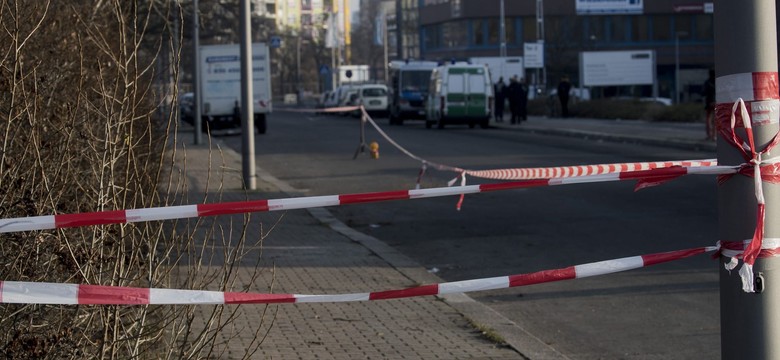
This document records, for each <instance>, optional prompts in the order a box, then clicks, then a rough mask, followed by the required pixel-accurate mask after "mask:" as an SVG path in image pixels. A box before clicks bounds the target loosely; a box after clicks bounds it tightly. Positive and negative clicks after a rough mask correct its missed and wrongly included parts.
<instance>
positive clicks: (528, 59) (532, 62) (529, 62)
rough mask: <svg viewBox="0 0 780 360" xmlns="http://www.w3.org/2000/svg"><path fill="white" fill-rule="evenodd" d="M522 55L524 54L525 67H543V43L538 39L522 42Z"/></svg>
mask: <svg viewBox="0 0 780 360" xmlns="http://www.w3.org/2000/svg"><path fill="white" fill-rule="evenodd" d="M523 55H524V56H525V68H526V69H542V68H544V43H543V42H541V41H539V42H535V43H531V42H527V43H524V44H523Z"/></svg>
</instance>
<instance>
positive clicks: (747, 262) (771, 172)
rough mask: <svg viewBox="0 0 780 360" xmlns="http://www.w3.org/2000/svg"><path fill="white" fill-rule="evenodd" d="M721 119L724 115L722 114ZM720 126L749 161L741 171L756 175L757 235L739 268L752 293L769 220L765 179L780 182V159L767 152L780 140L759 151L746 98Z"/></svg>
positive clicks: (724, 178) (731, 265)
mask: <svg viewBox="0 0 780 360" xmlns="http://www.w3.org/2000/svg"><path fill="white" fill-rule="evenodd" d="M737 115H739V118H740V120H741V125H742V126H743V127H744V129H745V134H746V137H747V139H743V138H742V137H740V136H739V135H738V134H737V132H736V128H737V125H738V124H737V120H738V119H737ZM721 119H723V118H722V117H721ZM719 125H720V133H721V135H723V138H724V139H725V140H726V142H727V143H729V144H731V145H732V146H733V147H735V148H737V149H738V150H739V151H740V153H741V154H742V157H743V159H744V160H745V163H743V164H741V165H740V167H739V170H738V171H737V173H739V174H742V175H744V176H752V177H753V183H754V188H755V190H754V191H755V197H756V203H757V209H756V228H755V230H754V232H753V238H752V239H751V240H750V241H749V242H748V243H747V245H746V246H745V247H744V251H743V252H742V254H741V257H742V260H743V265H742V268H740V269H739V275H740V278H741V279H742V290H743V291H745V292H749V293H752V292H755V288H754V276H753V265H754V264H755V261H756V258H757V257H758V256H759V254H760V252H761V249H762V243H763V239H764V224H765V220H766V219H765V218H766V203H765V198H764V190H763V181H764V180H766V181H769V182H777V181H778V171H777V170H778V168H777V163H778V160H777V159H769V160H764V158H763V155H764V154H765V153H767V152H769V151H770V150H772V148H774V146H775V145H776V144H777V142H778V137H777V134H775V136H774V137H773V138H772V141H770V142H769V143H768V144H767V146H766V147H764V149H763V150H760V151H759V150H757V148H756V142H755V137H754V135H753V126H752V122H751V119H750V113H749V112H748V109H747V106H745V102H744V100H743V99H742V98H739V99H737V101H736V102H734V104H733V105H732V106H731V111H730V112H729V124H728V125H729V126H728V127H726V126H723V125H725V124H723V122H722V121H719ZM731 176H733V175H732V174H728V175H721V176H719V178H718V181H719V183H723V182H725V181H727V180H728V179H730V178H731ZM737 257H739V254H738V255H737V256H732V257H731V260H730V261H729V263H727V264H726V265H725V267H726V269H727V270H729V271H730V270H733V269H735V268H736V266H737V264H738V263H737V262H736V261H735V259H736V258H737Z"/></svg>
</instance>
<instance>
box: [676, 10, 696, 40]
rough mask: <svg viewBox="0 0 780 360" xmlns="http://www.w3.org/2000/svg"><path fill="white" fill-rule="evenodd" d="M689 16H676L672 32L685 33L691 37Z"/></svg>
mask: <svg viewBox="0 0 780 360" xmlns="http://www.w3.org/2000/svg"><path fill="white" fill-rule="evenodd" d="M691 20H692V18H691V16H690V15H677V16H675V17H674V31H675V33H682V32H684V33H686V34H688V35H687V36H688V37H690V36H691V28H692V26H691Z"/></svg>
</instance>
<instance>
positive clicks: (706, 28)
mask: <svg viewBox="0 0 780 360" xmlns="http://www.w3.org/2000/svg"><path fill="white" fill-rule="evenodd" d="M693 21H694V32H693V37H694V38H695V39H697V40H712V39H713V37H714V35H713V28H712V15H695V17H694V18H693Z"/></svg>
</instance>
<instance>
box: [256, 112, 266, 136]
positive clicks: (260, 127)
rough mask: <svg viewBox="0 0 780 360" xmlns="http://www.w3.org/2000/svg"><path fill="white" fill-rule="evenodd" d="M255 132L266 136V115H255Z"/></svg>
mask: <svg viewBox="0 0 780 360" xmlns="http://www.w3.org/2000/svg"><path fill="white" fill-rule="evenodd" d="M255 130H256V131H257V133H258V134H265V132H266V130H267V125H266V121H265V114H255Z"/></svg>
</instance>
